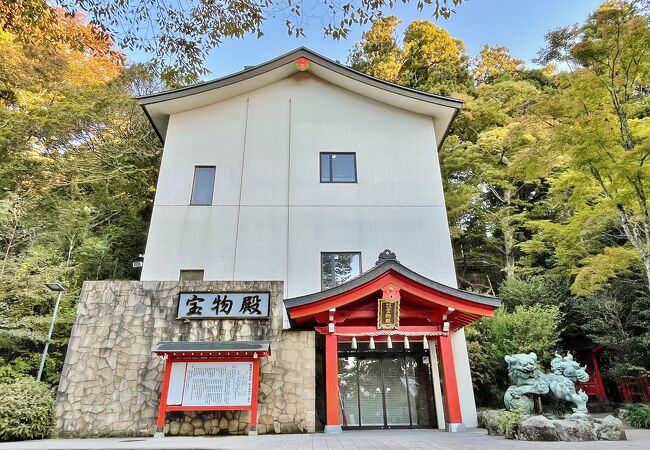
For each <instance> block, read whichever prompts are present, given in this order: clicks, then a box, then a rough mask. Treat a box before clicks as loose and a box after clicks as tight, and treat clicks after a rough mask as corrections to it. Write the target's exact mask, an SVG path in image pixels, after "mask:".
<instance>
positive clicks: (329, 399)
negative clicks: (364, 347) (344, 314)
mask: <svg viewBox="0 0 650 450" xmlns="http://www.w3.org/2000/svg"><path fill="white" fill-rule="evenodd" d="M325 407H326V409H327V414H326V424H325V430H324V431H325V433H340V432H341V425H340V424H339V358H338V338H337V336H336V335H335V334H332V333H328V334H326V335H325Z"/></svg>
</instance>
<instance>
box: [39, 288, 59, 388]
mask: <svg viewBox="0 0 650 450" xmlns="http://www.w3.org/2000/svg"><path fill="white" fill-rule="evenodd" d="M45 286H46V287H47V288H48V289H49V290H50V291H52V292H58V294H57V296H56V305H55V306H54V312H53V313H52V320H51V321H50V331H49V332H48V333H47V340H46V341H45V348H44V349H43V356H42V357H41V366H40V367H39V368H38V375H37V376H36V379H37V380H38V381H41V375H43V368H44V367H45V358H46V357H47V350H48V348H49V347H50V341H51V340H52V332H53V331H54V322H56V313H57V312H59V304H60V303H61V295H62V294H63V291H65V288H64V287H63V284H61V282H60V281H51V282H49V283H45Z"/></svg>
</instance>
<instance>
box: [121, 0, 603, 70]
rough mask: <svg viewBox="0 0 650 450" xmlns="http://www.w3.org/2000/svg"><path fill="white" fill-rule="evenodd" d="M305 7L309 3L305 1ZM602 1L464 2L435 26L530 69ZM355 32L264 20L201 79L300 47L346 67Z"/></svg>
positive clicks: (216, 56) (414, 16)
mask: <svg viewBox="0 0 650 450" xmlns="http://www.w3.org/2000/svg"><path fill="white" fill-rule="evenodd" d="M307 1H311V0H307ZM603 1H604V0H466V1H465V2H463V3H462V4H461V5H460V6H458V7H457V9H456V11H457V12H456V14H454V15H452V16H451V17H450V18H449V19H439V20H437V21H435V22H436V23H437V24H438V26H440V27H442V28H445V29H447V30H448V31H449V32H450V33H451V35H452V36H453V37H456V38H460V39H461V40H463V42H465V46H466V48H467V52H468V54H469V55H470V56H474V55H476V54H477V53H478V52H479V51H480V50H481V47H482V46H483V45H484V44H490V45H505V46H506V47H508V48H510V50H511V52H512V54H513V55H514V56H516V57H518V58H521V59H523V60H525V61H527V62H528V63H529V65H532V62H531V61H532V59H533V58H534V57H535V55H536V54H537V51H538V50H539V48H540V47H542V46H543V45H544V35H545V34H546V32H547V31H549V30H551V29H553V28H557V27H560V26H564V25H570V24H573V23H577V22H583V21H584V20H585V19H586V18H587V16H588V15H589V14H590V13H591V12H592V11H594V10H595V9H596V8H597V7H598V6H599V5H600V4H601V3H602V2H603ZM386 13H392V14H395V15H397V16H398V17H399V18H400V19H401V20H402V22H403V23H402V26H401V30H400V31H402V30H403V29H404V27H405V26H406V25H408V23H410V22H411V21H413V20H424V19H430V20H433V18H432V16H431V11H426V10H425V11H422V12H419V11H418V10H417V8H416V6H415V1H413V0H411V4H407V5H403V4H402V3H401V2H400V1H398V5H397V6H396V7H395V8H394V9H393V10H386ZM367 28H369V25H368V26H364V27H355V28H354V29H353V30H352V32H351V33H350V36H349V37H348V39H346V40H341V41H333V40H332V39H331V38H325V37H323V33H322V25H321V22H320V21H319V20H311V22H310V23H308V24H306V26H305V34H306V37H304V38H300V39H296V38H295V37H290V36H287V33H286V29H285V27H284V21H283V19H282V18H277V19H274V18H269V19H268V20H267V22H266V23H265V25H264V33H265V36H264V37H262V38H261V39H257V38H256V37H253V36H249V37H246V38H244V39H233V40H226V41H224V42H223V43H222V45H221V46H220V47H219V48H216V49H214V50H213V51H212V52H211V54H210V56H209V58H208V59H207V60H206V62H205V64H206V67H207V68H208V69H209V70H210V71H211V74H209V75H207V76H206V77H204V78H205V79H211V78H217V77H220V76H223V75H227V74H230V73H233V72H237V71H239V70H241V69H243V67H244V66H246V65H255V64H259V63H261V62H264V61H267V60H269V59H272V58H274V57H276V56H278V55H281V54H283V53H286V52H288V51H290V50H292V49H294V48H296V47H299V46H301V45H304V46H306V47H309V48H311V49H312V50H314V51H316V52H318V53H321V54H322V55H324V56H327V57H328V58H331V59H335V60H339V61H341V62H346V61H347V57H348V53H349V51H350V49H351V48H352V47H353V45H354V44H355V43H356V42H358V41H359V39H360V38H361V34H362V33H363V31H364V30H366V29H367ZM129 57H130V59H131V60H132V61H141V60H142V57H141V55H135V54H131V55H129Z"/></svg>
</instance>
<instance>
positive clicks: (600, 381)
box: [591, 350, 607, 402]
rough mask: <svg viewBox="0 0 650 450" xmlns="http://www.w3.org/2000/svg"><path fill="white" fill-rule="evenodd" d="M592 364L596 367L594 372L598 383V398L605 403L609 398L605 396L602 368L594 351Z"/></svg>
mask: <svg viewBox="0 0 650 450" xmlns="http://www.w3.org/2000/svg"><path fill="white" fill-rule="evenodd" d="M591 363H592V365H593V366H594V371H593V375H594V381H595V382H596V386H597V387H598V394H597V395H596V396H597V397H598V399H599V400H600V401H601V402H604V401H605V399H606V398H607V395H606V394H605V385H604V384H603V378H602V376H601V375H600V368H599V367H598V360H597V359H596V352H594V351H593V350H592V352H591Z"/></svg>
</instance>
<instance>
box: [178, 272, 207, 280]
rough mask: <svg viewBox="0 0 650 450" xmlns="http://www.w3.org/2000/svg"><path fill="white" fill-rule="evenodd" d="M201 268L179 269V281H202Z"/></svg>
mask: <svg viewBox="0 0 650 450" xmlns="http://www.w3.org/2000/svg"><path fill="white" fill-rule="evenodd" d="M203 272H204V271H203V270H196V269H192V270H181V277H180V279H181V281H203Z"/></svg>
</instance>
